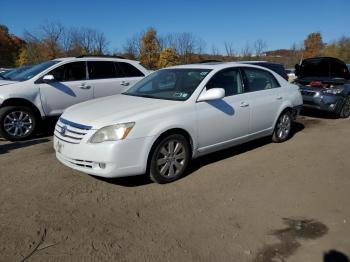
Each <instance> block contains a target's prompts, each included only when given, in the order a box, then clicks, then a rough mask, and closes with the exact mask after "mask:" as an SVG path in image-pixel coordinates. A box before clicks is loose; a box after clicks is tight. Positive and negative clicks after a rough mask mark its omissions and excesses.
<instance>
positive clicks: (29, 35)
mask: <svg viewBox="0 0 350 262" xmlns="http://www.w3.org/2000/svg"><path fill="white" fill-rule="evenodd" d="M109 45H110V44H109V41H108V39H107V37H106V36H105V34H104V33H103V32H101V31H99V30H96V29H92V28H87V27H70V28H67V27H65V26H63V25H62V24H60V23H57V22H47V23H45V24H43V25H41V26H40V27H39V30H38V31H37V32H35V33H34V32H29V31H28V30H26V31H24V33H23V37H22V38H20V37H18V36H15V35H14V34H11V33H10V31H9V29H8V27H7V26H5V25H0V67H15V66H22V65H27V64H37V63H40V62H42V61H46V60H50V59H54V58H58V57H65V56H79V55H119V56H122V57H125V58H128V59H135V60H139V61H141V63H142V64H143V65H144V66H146V67H147V68H149V69H153V70H155V69H158V68H163V67H167V66H171V65H177V64H188V63H196V62H199V61H203V60H220V61H239V60H252V59H253V60H268V61H274V62H281V63H284V64H285V65H286V66H288V67H289V66H293V65H294V64H296V63H299V62H300V61H301V60H302V59H304V58H308V57H314V56H333V57H338V58H340V59H342V60H343V61H345V62H347V63H350V38H349V37H346V36H343V37H341V38H339V39H337V40H334V41H332V42H330V43H328V44H326V43H324V42H323V39H322V35H321V33H319V32H314V33H311V34H309V35H308V36H307V37H306V39H305V40H304V41H303V42H302V43H299V44H296V43H294V44H293V45H292V47H291V48H290V49H282V50H274V51H267V44H266V42H265V41H264V40H263V39H257V40H256V41H255V42H253V43H248V42H247V43H246V45H245V46H243V48H241V49H240V50H237V49H235V45H234V42H224V43H223V46H222V47H223V48H222V50H224V51H223V53H222V52H220V51H219V48H218V47H216V46H211V47H209V48H208V47H207V45H206V42H205V41H204V40H203V39H201V38H199V37H197V36H195V35H194V34H192V33H189V32H183V33H170V34H166V35H158V33H157V30H156V29H155V28H149V29H147V30H145V31H142V32H140V33H137V34H135V35H134V36H132V37H130V38H129V39H126V40H125V43H124V45H123V46H122V47H121V48H120V49H116V50H113V51H110V48H109ZM208 50H209V51H208Z"/></svg>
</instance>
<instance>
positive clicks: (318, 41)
mask: <svg viewBox="0 0 350 262" xmlns="http://www.w3.org/2000/svg"><path fill="white" fill-rule="evenodd" d="M324 46H325V44H324V43H323V40H322V36H321V33H318V32H317V33H311V34H309V35H308V36H307V38H306V39H305V40H304V58H309V57H315V56H320V55H322V51H323V48H324Z"/></svg>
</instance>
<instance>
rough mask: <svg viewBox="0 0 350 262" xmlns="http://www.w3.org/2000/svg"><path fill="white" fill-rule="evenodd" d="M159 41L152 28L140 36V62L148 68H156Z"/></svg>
mask: <svg viewBox="0 0 350 262" xmlns="http://www.w3.org/2000/svg"><path fill="white" fill-rule="evenodd" d="M159 53H160V43H159V39H158V38H157V31H156V30H155V29H154V28H150V29H148V31H147V32H146V33H145V34H144V36H143V37H142V43H141V57H140V60H141V63H143V65H145V66H146V67H147V68H148V69H156V68H157V65H158V60H159Z"/></svg>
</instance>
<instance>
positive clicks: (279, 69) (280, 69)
mask: <svg viewBox="0 0 350 262" xmlns="http://www.w3.org/2000/svg"><path fill="white" fill-rule="evenodd" d="M240 63H244V64H250V65H258V66H262V67H266V68H268V69H270V70H272V71H274V72H276V73H277V74H279V75H280V76H282V77H283V78H284V79H285V80H287V81H288V75H287V72H286V70H285V68H284V65H283V64H281V63H274V62H268V61H242V62H240Z"/></svg>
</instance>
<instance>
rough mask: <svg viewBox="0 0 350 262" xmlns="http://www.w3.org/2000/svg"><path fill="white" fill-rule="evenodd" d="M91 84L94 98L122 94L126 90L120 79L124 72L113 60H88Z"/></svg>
mask: <svg viewBox="0 0 350 262" xmlns="http://www.w3.org/2000/svg"><path fill="white" fill-rule="evenodd" d="M87 66H88V75H89V85H90V86H92V88H93V95H94V98H98V97H104V96H110V95H115V94H120V93H122V92H124V91H125V89H126V88H125V86H123V85H121V83H120V79H122V78H123V77H124V74H123V73H122V72H121V71H120V69H119V68H117V67H116V66H115V63H114V62H113V61H88V62H87Z"/></svg>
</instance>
